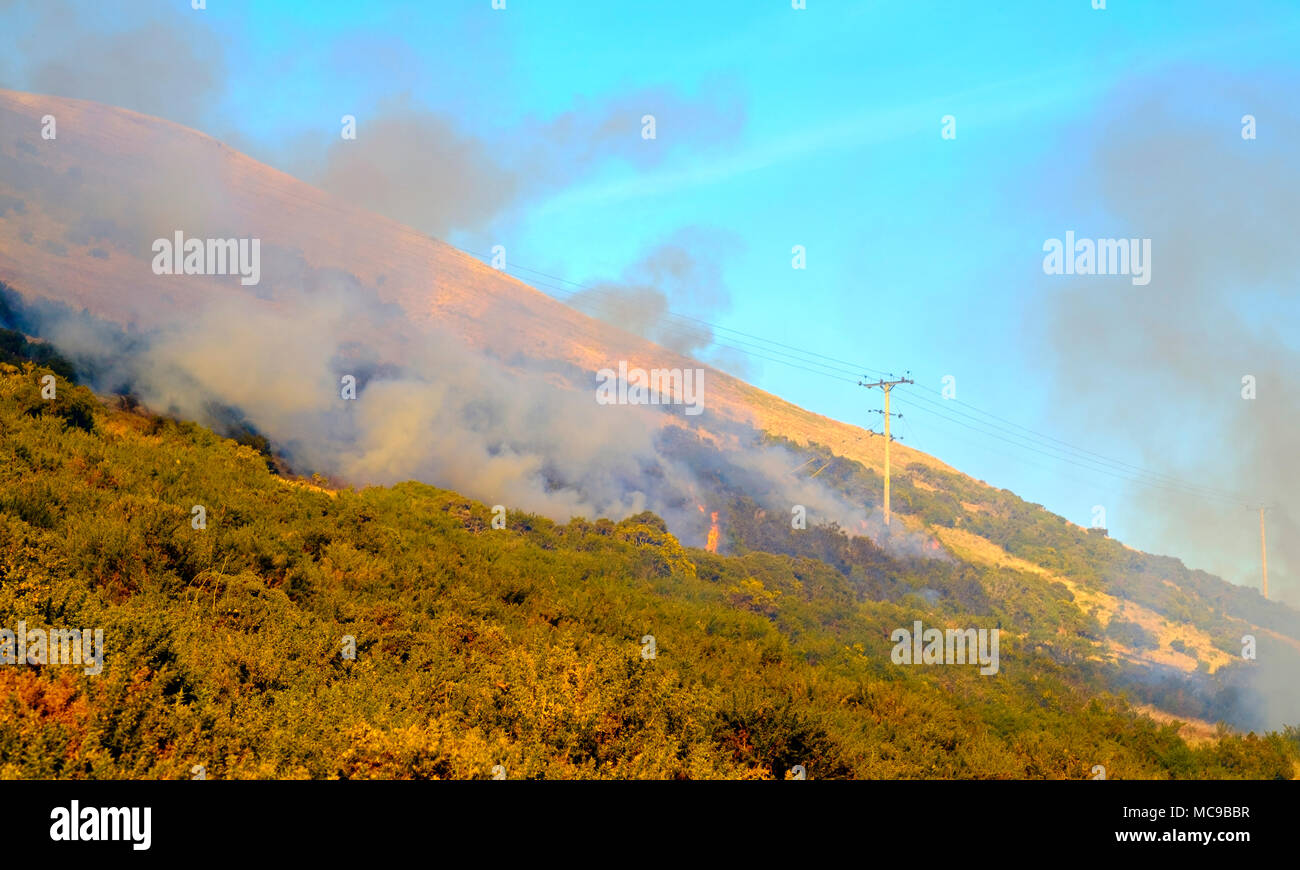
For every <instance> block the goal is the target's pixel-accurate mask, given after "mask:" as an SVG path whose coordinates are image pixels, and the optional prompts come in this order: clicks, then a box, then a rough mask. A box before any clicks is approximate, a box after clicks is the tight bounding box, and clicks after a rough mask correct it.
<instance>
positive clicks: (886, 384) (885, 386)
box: [858, 378, 916, 525]
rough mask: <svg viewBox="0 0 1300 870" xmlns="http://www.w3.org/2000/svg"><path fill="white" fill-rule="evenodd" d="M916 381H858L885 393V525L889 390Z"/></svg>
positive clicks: (903, 379) (886, 516)
mask: <svg viewBox="0 0 1300 870" xmlns="http://www.w3.org/2000/svg"><path fill="white" fill-rule="evenodd" d="M914 383H916V382H915V381H912V380H909V379H908V378H898V379H897V380H893V381H876V382H875V383H874V384H865V383H863V382H862V381H858V386H859V387H867V388H868V389H870V388H871V387H880V389H881V390H883V391H884V393H885V525H889V442H890V441H891V440H892V439H890V437H889V392H890V391H891V390H892V389H894V387H896V386H898V385H899V384H914Z"/></svg>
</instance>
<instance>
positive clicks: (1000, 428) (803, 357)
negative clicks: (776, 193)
mask: <svg viewBox="0 0 1300 870" xmlns="http://www.w3.org/2000/svg"><path fill="white" fill-rule="evenodd" d="M466 253H469V254H471V255H475V256H478V257H480V258H481V259H486V257H485V256H484V255H482V254H475V252H473V251H466ZM504 271H506V272H508V273H509V272H524V273H528V275H515V277H517V278H519V279H520V280H522V281H525V282H527V283H529V284H532V285H534V286H541V287H545V288H547V289H549V290H552V291H554V292H555V293H557V294H563V296H561V297H560V300H561V301H565V302H569V301H570V300H572V299H573V297H575V296H578V297H581V298H580V299H579V300H577V301H578V302H579V304H580V305H581V303H582V302H584V301H586V302H599V301H600V300H602V299H607V298H608V299H616V298H618V297H619V296H620V291H619V290H618V289H617V288H612V287H611V288H605V287H593V286H590V285H586V284H581V283H579V282H577V281H572V280H569V279H567V278H563V277H560V276H558V275H552V274H550V273H547V272H543V271H541V270H538V269H533V268H531V267H528V266H523V265H520V264H507V266H506V267H505V270H504ZM529 275H531V276H535V277H528V276H529ZM539 279H546V280H539ZM551 282H560V284H564V285H568V286H567V287H565V286H558V285H557V284H554V283H551ZM570 288H572V289H570ZM575 307H577V306H575ZM582 307H586V306H582ZM584 313H590V312H584ZM664 315H665V319H666V320H668V321H670V322H666V323H661V324H659V328H660V330H661V331H662V332H663V333H665V334H667V335H669V336H671V337H676V338H683V339H689V338H696V339H698V340H707V342H708V345H709V346H711V347H715V348H719V349H725V350H731V351H734V352H736V353H739V354H742V355H744V356H746V357H752V358H754V359H761V360H764V361H766V362H772V363H777V364H779V365H784V366H788V367H791V368H795V369H799V370H801V371H805V372H808V373H810V374H815V375H819V376H821V377H824V378H829V379H833V380H837V381H841V382H844V383H851V384H857V383H858V380H859V379H860V378H861V377H863V373H864V372H871V373H873V374H877V375H885V374H891V373H888V372H885V371H884V370H881V369H875V368H871V367H869V366H863V365H860V364H856V363H853V362H851V361H849V360H843V359H839V358H837V357H833V356H829V355H826V354H822V353H817V352H815V351H810V350H806V349H803V348H800V347H797V346H795V345H791V344H787V343H784V342H778V341H774V340H772V339H767V338H763V337H762V336H758V335H754V334H752V333H748V332H744V331H741V330H738V329H733V328H731V327H725V326H721V325H719V324H715V323H711V322H709V321H707V320H703V319H701V318H697V317H692V316H690V315H686V314H680V313H677V312H672V311H665V312H664ZM697 327H703V328H706V329H707V330H708V334H707V335H701V334H700V329H698V328H697ZM917 387H918V389H919V390H921V391H925V392H928V393H932V394H934V395H938V396H941V397H942V403H940V402H935V401H934V400H932V399H929V398H927V397H925V396H919V395H916V394H914V393H912V392H908V393H906V394H904V396H896V397H895V401H896V402H898V401H901V402H902V403H903V404H904V405H905V406H906V407H909V408H911V409H912V410H915V411H919V412H921V413H925V414H929V415H932V416H934V417H937V418H940V419H943V420H945V421H947V422H949V423H953V424H955V425H959V426H962V427H963V428H965V429H968V430H970V431H973V432H976V433H978V434H980V435H983V436H986V437H989V438H994V439H997V440H1000V441H1002V442H1003V443H1010V444H1011V446H1014V447H1016V448H1017V449H1020V450H1027V451H1031V452H1033V453H1036V454H1039V455H1042V456H1045V457H1047V458H1049V459H1052V460H1054V461H1055V462H1063V463H1067V464H1070V465H1074V466H1076V467H1078V468H1082V469H1083V470H1085V471H1088V472H1089V473H1092V474H1105V475H1108V476H1111V477H1115V478H1118V479H1120V480H1124V481H1126V482H1130V483H1136V484H1138V485H1142V486H1148V487H1153V488H1157V489H1163V490H1166V491H1168V492H1173V493H1177V494H1179V495H1183V496H1187V497H1195V498H1200V499H1207V500H1212V501H1219V502H1225V503H1231V504H1242V505H1244V504H1249V503H1250V502H1249V500H1248V499H1245V498H1243V497H1242V496H1240V495H1239V494H1236V493H1232V492H1228V491H1226V490H1221V489H1218V488H1215V487H1208V486H1203V485H1200V484H1195V483H1192V482H1190V481H1186V480H1182V479H1180V478H1177V477H1175V476H1173V475H1170V474H1166V473H1164V472H1158V471H1153V470H1151V469H1147V468H1143V467H1141V466H1138V465H1134V464H1132V463H1128V462H1124V461H1122V460H1118V459H1113V458H1110V457H1107V456H1105V455H1103V454H1101V453H1097V452H1095V451H1092V450H1088V449H1087V448H1083V447H1079V446H1077V445H1075V444H1071V443H1070V442H1068V441H1064V440H1062V439H1060V438H1056V437H1054V436H1051V435H1047V434H1045V433H1042V432H1038V431H1036V430H1034V429H1031V428H1029V427H1027V426H1022V425H1020V424H1018V423H1015V422H1013V421H1011V420H1008V419H1006V418H1003V417H1000V416H998V415H996V414H992V413H990V412H988V411H985V410H983V409H981V408H978V407H976V406H974V405H971V404H969V403H967V402H963V401H960V400H958V399H956V398H949V397H943V394H942V392H941V391H940V390H937V389H934V388H931V387H927V386H925V385H923V384H921V385H917ZM920 403H924V404H920ZM952 405H957V406H960V408H962V409H966V411H970V412H973V413H966V411H963V410H959V409H958V408H956V407H951V406H952ZM938 409H942V410H938ZM976 414H978V415H982V416H974V415H976ZM959 417H960V418H962V419H958V418H959ZM983 418H987V419H983ZM966 421H969V422H966ZM972 424H978V425H972ZM990 430H993V431H990ZM908 434H909V435H911V434H913V433H912V431H911V429H910V428H908ZM1012 439H1014V440H1012ZM1025 442H1027V443H1025ZM1035 465H1039V464H1038V463H1035ZM1040 467H1041V466H1040Z"/></svg>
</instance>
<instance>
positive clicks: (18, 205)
mask: <svg viewBox="0 0 1300 870" xmlns="http://www.w3.org/2000/svg"><path fill="white" fill-rule="evenodd" d="M50 113H52V114H54V115H56V116H57V118H58V124H59V126H58V129H59V133H58V138H57V140H52V141H46V140H43V139H42V137H41V136H40V130H41V121H40V119H41V118H42V117H43V116H44V115H46V114H50ZM0 129H2V130H4V131H5V134H4V136H0V327H2V328H4V329H5V332H3V333H0V337H2V338H0V362H4V363H7V364H9V365H10V367H11V368H10V369H6V374H5V384H6V386H5V390H6V392H5V393H4V395H5V397H6V398H5V401H6V403H7V404H6V406H5V408H6V409H5V411H4V415H5V416H4V417H3V419H4V420H5V421H6V422H5V429H4V431H3V433H0V435H2V437H3V439H4V445H3V450H4V451H5V454H4V456H5V464H4V470H3V472H2V473H3V475H4V477H3V495H2V496H0V528H3V529H4V530H5V531H4V532H3V537H0V558H2V559H5V560H7V561H5V562H4V563H3V565H4V566H5V568H4V574H3V578H4V579H3V581H2V583H0V620H3V623H0V626H6V625H10V624H11V623H12V622H14V621H16V620H19V619H26V620H27V621H28V622H29V623H31V624H33V625H35V624H38V623H40V624H55V625H58V624H73V623H76V622H79V621H84V622H86V624H94V625H102V626H104V627H105V630H106V633H108V631H109V629H110V628H111V629H112V632H114V633H116V636H117V637H118V638H119V640H118V641H116V643H119V644H120V645H119V646H117V647H116V649H117V650H119V653H120V657H119V658H116V659H113V658H111V657H110V660H109V664H108V665H107V666H106V670H105V676H103V677H100V678H96V679H94V680H86V679H83V678H82V677H80V676H74V675H69V674H67V673H64V672H62V671H57V670H54V669H48V670H47V669H45V668H41V669H39V670H35V669H6V668H0V679H3V680H7V681H9V685H8V688H9V689H12V692H11V694H12V698H13V700H12V704H11V706H10V707H9V708H8V711H9V712H8V713H6V718H5V720H4V721H5V723H6V724H5V728H7V729H8V730H7V731H6V732H5V733H6V735H7V736H6V737H5V738H4V741H5V742H4V743H3V744H0V745H2V746H3V749H2V750H0V759H3V765H4V766H3V767H2V768H0V770H3V771H4V772H6V773H7V775H13V776H19V775H22V776H29V775H45V774H48V775H68V776H90V775H95V776H107V775H121V776H125V775H158V776H161V775H167V776H173V775H185V771H187V770H188V769H189V765H192V764H194V763H203V764H205V765H206V766H207V767H208V768H209V769H210V770H212V771H214V775H222V776H262V775H265V776H298V775H303V776H334V775H337V776H362V775H367V771H368V772H369V774H370V775H379V776H386V775H454V776H469V775H479V774H480V773H481V772H482V770H483V765H484V764H486V765H487V769H488V770H490V769H491V767H492V765H493V764H495V763H501V764H504V765H506V767H507V768H508V769H509V770H511V771H512V772H513V771H515V770H519V769H522V770H525V771H527V772H528V773H529V775H545V776H577V775H601V776H605V775H608V776H621V775H637V776H678V775H687V776H748V775H769V776H770V775H781V774H782V772H783V771H784V770H787V769H788V767H789V766H790V765H792V764H795V763H802V764H805V765H806V767H807V768H808V771H809V773H810V775H811V774H813V773H814V772H815V773H816V775H819V776H827V775H840V776H879V777H893V776H936V777H937V776H1013V777H1020V776H1026V777H1037V776H1063V777H1076V776H1078V777H1081V776H1085V775H1087V772H1088V771H1089V770H1091V766H1092V765H1093V764H1104V765H1105V766H1106V767H1107V769H1108V770H1109V771H1111V775H1112V776H1133V777H1162V776H1239V775H1240V776H1275V775H1287V776H1289V773H1288V771H1289V767H1288V765H1289V764H1290V761H1289V760H1288V759H1289V755H1288V754H1287V753H1290V752H1291V751H1292V749H1291V748H1289V747H1290V743H1289V742H1288V741H1287V740H1282V739H1281V738H1275V737H1267V738H1256V737H1253V736H1249V735H1248V734H1247V732H1251V731H1254V732H1261V733H1262V732H1265V731H1274V732H1279V733H1284V734H1292V735H1293V732H1288V731H1286V730H1285V728H1286V726H1294V725H1295V724H1296V723H1297V722H1300V697H1297V696H1296V694H1295V692H1294V676H1293V675H1294V674H1295V673H1296V671H1297V669H1300V614H1297V613H1296V611H1294V610H1292V609H1291V608H1289V607H1287V606H1285V605H1282V604H1280V603H1278V602H1273V601H1267V600H1265V599H1263V598H1262V597H1261V596H1260V595H1259V594H1258V593H1257V592H1256V591H1255V590H1253V589H1247V588H1242V587H1237V586H1233V585H1232V584H1229V583H1226V582H1224V581H1223V580H1222V579H1220V578H1218V577H1214V576H1211V575H1209V574H1207V573H1205V572H1201V571H1194V570H1190V569H1188V568H1187V567H1186V566H1185V565H1183V564H1182V563H1181V562H1180V561H1179V560H1177V559H1174V558H1170V557H1165V556H1156V555H1151V554H1146V553H1141V552H1137V551H1135V550H1132V549H1131V548H1128V547H1126V546H1124V545H1123V544H1122V543H1120V542H1118V541H1114V540H1110V539H1108V538H1105V537H1102V536H1098V535H1095V534H1090V533H1089V532H1088V531H1087V530H1085V529H1083V528H1080V527H1079V526H1076V525H1074V524H1072V523H1070V522H1067V521H1066V520H1065V519H1063V518H1062V517H1059V516H1056V515H1054V514H1052V513H1050V512H1049V511H1047V510H1045V509H1044V508H1043V507H1042V506H1041V505H1036V504H1031V503H1027V502H1025V501H1024V500H1022V499H1020V498H1019V497H1017V496H1016V495H1015V494H1014V493H1011V492H1008V491H1006V490H1001V489H997V488H995V487H993V486H990V485H988V484H986V483H984V482H982V481H978V480H975V479H973V478H972V477H970V476H968V475H966V474H963V473H961V472H960V471H958V470H956V469H953V468H951V467H949V466H948V465H946V464H945V463H944V462H942V461H941V460H940V459H937V458H935V457H931V456H928V455H926V454H924V453H921V452H919V451H916V450H913V449H910V448H908V447H905V446H902V445H896V446H895V448H894V452H893V470H894V477H893V509H894V512H895V514H894V521H893V525H892V526H891V527H885V526H884V524H883V522H882V519H881V511H880V505H881V501H882V493H883V480H882V476H881V471H882V464H883V443H882V439H880V438H872V437H870V436H869V435H868V433H867V432H866V431H865V430H863V429H861V428H858V427H856V426H851V425H849V424H847V423H842V422H838V421H834V420H830V419H827V418H825V417H822V416H820V415H817V414H813V413H811V412H808V411H806V410H804V409H801V408H798V407H796V406H794V405H792V404H790V403H789V402H786V401H784V400H782V399H780V398H778V397H776V396H772V395H770V394H767V393H764V392H763V391H761V390H758V389H757V388H755V387H753V386H752V385H749V384H746V383H744V382H743V381H741V380H739V379H737V378H734V377H732V376H730V375H727V374H726V373H724V372H721V371H717V370H715V369H712V368H709V367H707V366H705V367H703V368H705V370H706V375H707V380H706V384H707V387H706V401H705V402H704V407H703V409H702V410H703V413H701V414H700V415H699V416H692V415H688V414H686V413H683V412H682V410H681V407H680V406H673V405H665V406H662V407H646V406H620V407H617V408H612V407H606V406H601V405H598V404H597V403H596V402H594V401H593V397H592V388H593V386H594V383H593V374H594V373H595V372H596V371H598V370H599V369H600V368H602V367H606V366H613V365H617V364H618V363H619V362H630V363H631V364H632V365H637V366H642V367H645V368H651V367H670V368H694V367H697V366H699V365H700V364H699V363H697V362H695V361H694V360H690V359H687V358H685V357H682V356H680V355H678V354H676V353H673V352H671V351H669V350H667V349H665V348H662V347H659V346H657V345H655V344H653V343H651V342H648V341H646V340H645V339H643V338H641V337H639V336H636V335H633V334H631V333H630V332H627V331H625V330H623V329H621V328H619V327H618V326H617V325H612V324H609V323H605V322H602V321H599V320H595V319H592V318H590V317H587V316H585V315H583V314H581V313H579V312H578V311H576V310H574V309H572V308H570V307H568V306H566V305H564V304H562V303H561V302H559V301H557V300H555V299H553V298H551V297H550V296H547V295H546V294H543V293H541V292H539V291H537V290H536V289H534V288H532V287H529V286H528V285H526V284H524V283H522V282H520V281H517V280H515V279H514V278H511V277H510V276H509V275H507V274H505V273H503V272H501V271H498V270H496V269H493V268H490V267H489V266H487V265H486V264H484V263H482V262H480V261H479V260H477V259H475V258H474V257H472V256H469V255H468V254H466V253H464V252H461V251H458V250H456V249H455V248H453V247H452V246H450V245H447V244H445V243H443V242H440V241H438V240H436V239H432V238H428V237H426V236H424V235H421V234H420V233H418V232H416V231H414V230H412V229H410V228H408V227H404V226H402V225H400V224H398V223H395V222H393V221H391V220H389V219H387V218H385V217H382V216H380V215H377V214H374V213H371V212H368V211H365V210H363V209H360V208H358V207H357V206H355V205H354V204H352V203H350V202H345V201H342V200H339V199H337V198H334V197H331V196H329V195H328V194H326V193H324V192H322V191H320V190H317V189H315V188H313V187H311V186H310V185H307V184H305V183H303V182H301V181H299V180H297V179H294V178H292V177H290V176H288V175H286V174H284V173H282V172H279V171H277V170H275V169H273V168H271V167H268V166H266V165H264V164H261V163H259V162H257V161H255V160H252V159H251V158H249V157H247V156H245V155H243V154H240V153H238V152H237V151H235V150H233V149H231V148H229V147H227V146H226V145H224V144H222V143H220V142H217V141H216V140H214V139H212V138H210V137H208V136H205V135H203V134H201V133H198V132H196V131H194V130H190V129H188V128H185V127H181V126H179V125H176V124H173V123H170V122H167V121H164V120H161V119H158V118H153V117H148V116H145V115H140V114H137V113H134V112H130V111H126V110H122V109H117V108H113V107H109V106H104V105H98V104H95V103H90V102H86V101H80V100H72V99H64V98H54V97H47V96H41V95H33V94H23V93H16V92H11V91H0ZM178 230H183V231H184V232H185V234H186V235H187V236H190V237H200V238H201V237H216V238H224V237H239V238H244V237H250V236H251V237H256V238H258V239H260V240H261V244H262V247H261V251H262V264H261V281H260V283H259V284H257V285H254V286H243V285H241V283H240V282H239V280H238V279H237V278H234V277H232V276H215V277H205V276H199V275H185V276H176V275H157V274H154V272H153V271H152V269H151V268H150V259H151V249H150V246H151V242H152V241H153V240H155V239H158V238H171V237H172V234H173V233H174V232H176V231H178ZM30 364H35V365H37V366H46V367H48V368H49V369H50V370H51V371H52V372H53V373H54V374H55V375H57V377H58V378H60V384H61V386H60V390H61V393H60V396H61V398H60V399H59V400H58V401H56V402H47V401H45V400H38V399H37V398H34V395H38V394H39V388H38V387H37V386H36V384H37V381H36V376H37V371H36V370H33V369H30V368H28V366H29V365H30ZM347 378H352V379H353V380H354V381H355V385H356V395H355V397H354V400H349V399H347V398H345V397H343V396H342V395H341V393H340V383H341V382H346V379H347ZM72 379H80V381H81V382H82V383H83V384H84V385H85V386H84V387H76V388H71V387H67V386H66V385H67V384H69V383H71V380H72ZM34 391H35V392H34ZM96 397H98V398H96ZM103 403H107V404H108V406H109V407H101V405H102V404H103ZM227 439H229V440H227ZM240 445H242V446H240ZM813 468H816V469H818V471H817V473H816V476H815V478H814V476H813V474H812V473H810V470H809V469H813ZM413 481H423V482H424V483H427V484H436V485H437V486H439V487H443V488H442V489H438V488H435V487H433V486H426V485H424V484H422V483H415V482H413ZM196 504H202V505H204V506H205V507H206V511H207V517H208V526H207V529H205V530H196V529H191V527H190V525H189V517H190V509H191V508H192V507H193V506H194V505H196ZM496 506H500V507H501V508H502V509H503V510H505V511H506V512H507V515H508V517H509V521H508V523H507V527H506V528H505V529H495V528H493V527H492V525H491V522H490V518H491V516H492V511H491V508H493V507H496ZM800 510H803V511H804V512H805V513H806V518H807V524H806V526H807V527H806V528H795V527H792V522H791V517H792V512H793V514H794V515H798V512H799V511H800ZM706 547H707V549H706ZM710 550H712V551H716V552H710ZM915 620H921V621H923V622H924V624H925V625H927V626H929V625H936V626H944V627H947V628H952V629H959V628H980V629H992V628H997V629H998V630H1000V631H1001V632H1002V633H1003V635H1002V637H1003V646H1002V658H1003V663H1002V669H1001V670H1000V672H999V674H998V675H997V676H996V677H993V678H989V677H981V676H978V674H977V673H975V672H973V671H970V670H968V669H964V668H938V669H930V668H900V667H898V666H896V665H894V664H893V663H892V662H891V660H890V652H891V649H892V647H893V644H892V643H891V641H890V634H891V632H893V631H894V630H895V629H898V628H899V627H900V626H911V625H912V624H913V622H914V621H915ZM647 634H649V635H653V636H654V637H655V638H656V642H657V644H658V650H659V655H658V657H657V658H656V659H655V660H654V662H653V663H649V662H648V661H647V660H644V659H642V658H641V657H640V652H639V651H640V649H641V647H640V638H641V637H642V636H644V635H647ZM344 635H352V636H354V637H355V638H356V640H357V649H358V652H357V658H356V659H355V661H343V660H341V659H339V658H338V655H337V654H338V648H339V645H340V644H341V643H342V637H343V636H344ZM1246 638H1250V639H1252V641H1253V643H1254V644H1255V648H1254V649H1255V652H1256V655H1255V657H1253V658H1249V657H1246V656H1243V650H1244V649H1245V647H1246V644H1245V643H1244V639H1246ZM259 645H265V648H266V649H268V650H272V651H273V652H272V653H267V654H266V655H263V653H261V652H259V649H261V648H262V647H261V646H259ZM112 649H113V647H112V646H110V652H111V650H112ZM205 650H206V651H207V652H204V651H205ZM214 650H219V651H220V652H219V654H214V652H213V651H214ZM932 671H937V672H932ZM489 677H490V679H489ZM137 681H138V682H137ZM123 704H125V705H126V706H127V707H128V708H129V711H130V712H129V714H120V712H119V711H120V709H121V708H122V705H123ZM132 705H134V706H132ZM1137 710H1141V711H1142V713H1137V712H1135V711H1137ZM629 711H635V712H629ZM1143 714H1146V715H1143ZM123 716H125V717H126V718H122V717H123ZM627 717H632V718H627ZM656 717H659V718H656ZM1179 721H1181V722H1188V723H1191V724H1192V725H1193V726H1194V732H1193V731H1189V732H1187V733H1195V739H1196V745H1195V746H1193V747H1189V746H1187V745H1185V744H1183V743H1182V741H1181V740H1179V739H1178V738H1177V733H1178V727H1179V726H1178V725H1177V724H1176V723H1177V722H1179ZM241 723H242V724H241ZM250 723H251V724H250ZM940 723H941V724H940ZM1218 723H1223V724H1224V726H1225V727H1224V729H1223V730H1222V733H1220V732H1219V731H1216V730H1214V727H1215V726H1216V725H1217V724H1218ZM1165 725H1167V726H1168V727H1167V728H1166V727H1164V726H1165ZM1158 726H1160V727H1158ZM244 728H251V729H252V730H253V732H256V733H257V734H261V735H262V736H261V737H257V736H256V735H254V734H251V733H245V732H244V731H243V730H242V729H244ZM552 732H554V733H555V734H557V735H559V736H557V737H551V736H547V735H550V734H551V733H552ZM1243 735H1245V736H1243ZM556 740H558V741H560V742H559V743H556V742H555V741H556ZM51 741H52V742H51ZM476 741H477V742H476ZM792 746H793V747H795V748H793V749H792V748H790V747H792ZM51 747H56V748H51ZM799 747H803V748H799ZM814 755H815V756H817V757H818V758H820V759H821V761H816V762H814V761H811V760H806V759H803V758H802V756H814ZM197 756H203V757H204V758H205V759H207V760H205V761H202V762H198V761H194V760H193V759H194V758H196V757H197ZM796 756H798V757H800V760H798V761H792V760H791V759H792V758H795V757H796ZM494 757H499V760H498V761H491V763H489V761H490V759H492V758H494ZM347 759H353V761H354V762H355V764H353V762H348V761H347ZM1098 759H1100V760H1098ZM1231 759H1238V760H1236V761H1233V760H1231ZM408 763H409V764H410V765H414V766H412V767H403V765H404V764H408ZM349 765H351V766H349ZM815 765H824V766H820V767H815ZM42 771H43V772H44V774H42ZM217 771H220V773H219V774H218V773H216V772H217Z"/></svg>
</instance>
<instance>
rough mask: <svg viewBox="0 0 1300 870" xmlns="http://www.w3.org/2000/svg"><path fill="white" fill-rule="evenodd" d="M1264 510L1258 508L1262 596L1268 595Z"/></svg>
mask: <svg viewBox="0 0 1300 870" xmlns="http://www.w3.org/2000/svg"><path fill="white" fill-rule="evenodd" d="M1264 511H1265V508H1260V509H1259V563H1260V566H1261V567H1262V568H1263V569H1264V590H1263V591H1264V597H1265V598H1267V597H1268V547H1267V546H1266V545H1265V543H1264Z"/></svg>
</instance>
